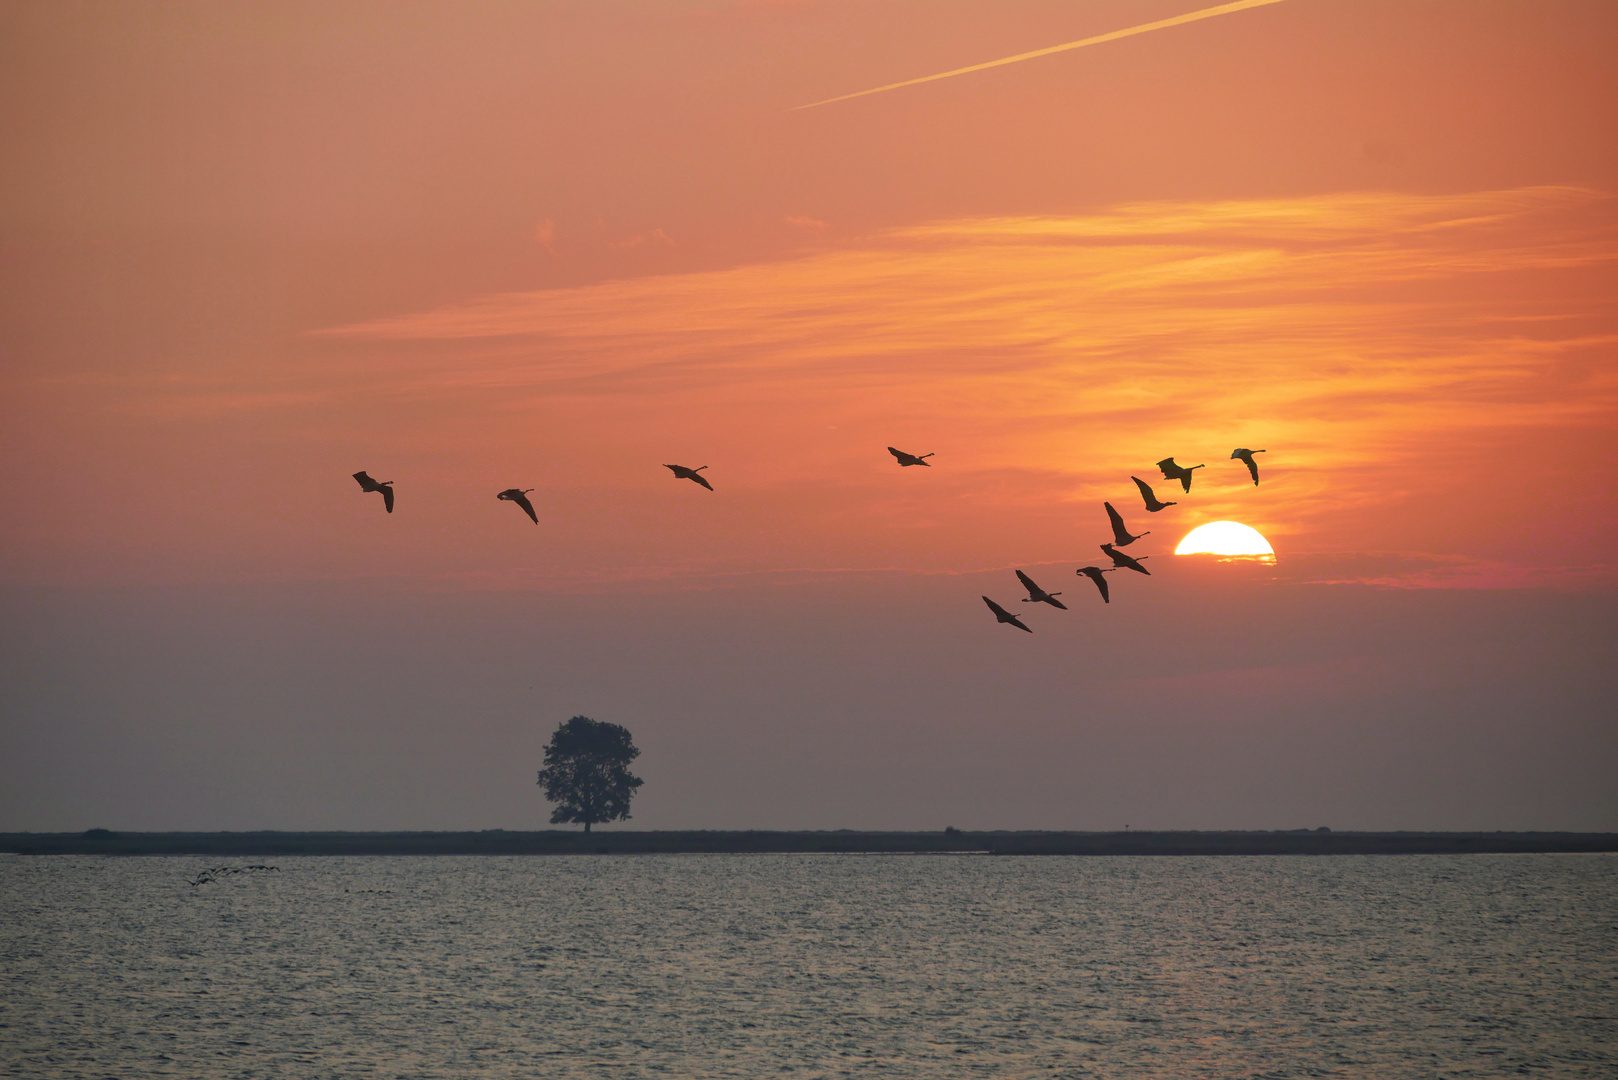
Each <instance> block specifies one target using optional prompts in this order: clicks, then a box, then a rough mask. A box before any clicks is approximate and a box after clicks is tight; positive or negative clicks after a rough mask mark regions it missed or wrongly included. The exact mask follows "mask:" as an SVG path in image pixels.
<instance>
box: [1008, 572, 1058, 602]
mask: <svg viewBox="0 0 1618 1080" xmlns="http://www.w3.org/2000/svg"><path fill="white" fill-rule="evenodd" d="M1017 580H1018V581H1020V582H1022V585H1023V588H1025V589H1027V590H1028V597H1027V599H1025V600H1024V601H1023V603H1025V604H1049V605H1050V606H1051V607H1059V608H1061V609H1062V610H1063V611H1066V610H1067V605H1066V604H1064V603H1062V601H1060V600H1058V599H1057V597H1058V596H1061V595H1062V594H1061V593H1059V592H1046V591H1045V590H1044V589H1041V588H1040V587H1039V586H1038V585H1035V584H1034V579H1033V578H1031V577H1029V576H1028V575H1027V574H1025V573H1023V572H1022V571H1021V570H1018V571H1017Z"/></svg>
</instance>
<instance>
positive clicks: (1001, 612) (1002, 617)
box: [983, 596, 1033, 634]
mask: <svg viewBox="0 0 1618 1080" xmlns="http://www.w3.org/2000/svg"><path fill="white" fill-rule="evenodd" d="M983 602H984V603H985V604H988V605H989V610H990V611H992V612H994V617H995V619H996V621H998V622H1003V623H1010V624H1011V625H1012V626H1015V627H1016V628H1017V629H1018V630H1027V631H1028V633H1030V634H1032V633H1033V631H1032V630H1029V629H1028V627H1026V626H1024V625H1023V624H1022V620H1020V619H1018V618H1017V616H1015V615H1013V614H1012V613H1011V612H1009V611H1007V610H1006V609H1005V608H1003V607H1001V606H1000V605H999V604H997V603H995V602H994V601H993V600H990V599H989V598H988V597H987V596H985V597H984V598H983Z"/></svg>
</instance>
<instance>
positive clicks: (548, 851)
mask: <svg viewBox="0 0 1618 1080" xmlns="http://www.w3.org/2000/svg"><path fill="white" fill-rule="evenodd" d="M1610 851H1618V833H1575V832H1331V831H1329V830H1325V829H1294V830H1286V831H1274V832H1193V831H1187V832H1144V831H1142V832H1136V831H1128V832H967V831H963V830H955V829H951V830H948V831H945V832H862V831H855V830H834V831H824V832H773V831H764V830H757V831H755V830H747V831H707V830H687V831H656V832H629V831H616V830H614V831H609V832H599V833H589V834H585V833H583V832H578V831H572V830H570V831H563V830H559V829H550V830H543V831H534V832H516V831H511V832H508V831H506V830H503V829H486V830H483V831H481V832H112V831H109V830H106V829H91V830H89V831H87V832H78V833H0V853H4V854H15V855H209V856H217V855H241V856H248V855H256V856H262V855H655V854H667V855H677V854H689V855H697V854H733V855H744V854H746V855H764V854H892V855H901V854H915V855H922V854H961V855H967V854H980V855H1440V854H1443V855H1456V854H1509V853H1535V852H1610Z"/></svg>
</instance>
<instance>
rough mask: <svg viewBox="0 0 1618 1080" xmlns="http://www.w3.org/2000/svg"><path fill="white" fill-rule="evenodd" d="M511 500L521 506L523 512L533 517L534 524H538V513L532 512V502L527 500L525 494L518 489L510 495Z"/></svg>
mask: <svg viewBox="0 0 1618 1080" xmlns="http://www.w3.org/2000/svg"><path fill="white" fill-rule="evenodd" d="M511 501H512V502H514V503H516V504H517V505H518V506H520V507H522V508H523V512H524V513H526V514H527V515H528V516H529V517H531V518H533V519H534V524H535V525H538V524H539V515H538V514H536V513H534V504H533V503H531V502H529V501H528V496H527V495H525V494H523V493H522V492H520V491H519V492H517V494H515V495H513V496H512V497H511Z"/></svg>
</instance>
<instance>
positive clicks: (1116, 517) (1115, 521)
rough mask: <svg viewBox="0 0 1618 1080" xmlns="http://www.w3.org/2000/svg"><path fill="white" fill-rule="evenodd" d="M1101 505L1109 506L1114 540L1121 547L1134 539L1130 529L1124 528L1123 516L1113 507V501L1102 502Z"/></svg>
mask: <svg viewBox="0 0 1618 1080" xmlns="http://www.w3.org/2000/svg"><path fill="white" fill-rule="evenodd" d="M1101 505H1102V506H1105V507H1106V508H1107V520H1108V521H1111V522H1112V542H1113V543H1115V544H1117V545H1118V546H1119V547H1123V546H1124V545H1125V544H1128V543H1130V542H1131V541H1133V540H1134V539H1135V538H1134V537H1133V536H1130V535H1129V530H1128V529H1126V528H1124V519H1123V516H1122V515H1121V514H1119V513H1118V511H1116V510H1114V509H1113V508H1112V503H1102V504H1101Z"/></svg>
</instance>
